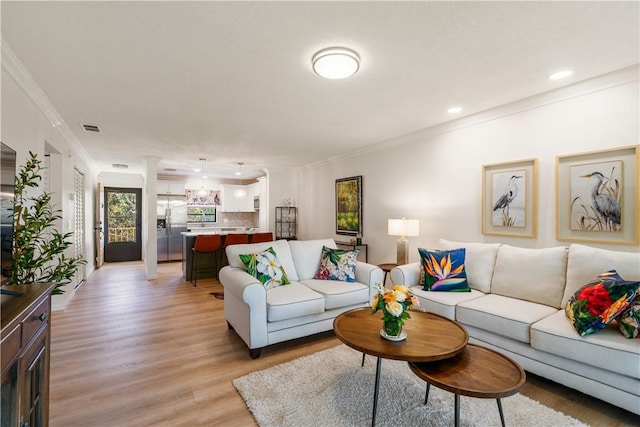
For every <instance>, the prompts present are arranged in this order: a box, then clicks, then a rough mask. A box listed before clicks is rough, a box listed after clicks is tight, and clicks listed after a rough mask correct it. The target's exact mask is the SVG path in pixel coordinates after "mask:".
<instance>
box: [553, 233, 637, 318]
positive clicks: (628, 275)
mask: <svg viewBox="0 0 640 427" xmlns="http://www.w3.org/2000/svg"><path fill="white" fill-rule="evenodd" d="M609 270H616V271H617V272H618V274H619V275H620V276H622V277H624V278H625V279H626V280H640V253H638V252H622V251H609V250H605V249H599V248H592V247H590V246H584V245H578V244H573V245H571V246H569V257H568V259H567V286H566V288H565V290H564V295H563V297H562V304H563V305H562V306H563V307H564V304H566V302H567V301H568V300H569V298H570V297H571V296H572V295H573V294H574V293H575V291H577V290H578V288H580V287H581V286H582V285H584V284H585V283H586V282H587V281H589V280H591V279H592V278H594V277H596V276H597V275H598V274H600V273H602V272H603V271H609Z"/></svg>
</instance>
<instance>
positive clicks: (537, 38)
mask: <svg viewBox="0 0 640 427" xmlns="http://www.w3.org/2000/svg"><path fill="white" fill-rule="evenodd" d="M639 5H640V4H639V3H638V2H636V1H629V2H608V1H603V2H324V1H319V2H206V1H204V2H203V1H199V2H184V1H175V2H147V1H145V2H115V1H113V2H89V1H82V2H53V1H49V2H11V1H2V2H1V18H2V27H1V28H2V37H3V39H4V41H5V43H6V44H8V46H9V47H10V49H11V51H13V53H14V54H15V56H16V57H17V58H18V60H19V61H20V62H21V63H22V64H23V65H24V67H25V68H26V69H27V70H28V72H29V73H30V74H31V77H32V78H33V80H35V82H36V83H37V85H38V86H39V87H40V88H41V89H42V91H43V92H44V93H45V94H46V96H47V97H48V99H49V100H50V102H51V103H52V104H53V106H54V107H55V109H56V110H57V112H58V114H59V115H60V116H61V117H62V119H63V120H64V123H65V124H66V126H68V128H69V130H70V131H71V132H72V133H73V134H74V136H75V138H77V140H78V141H79V142H80V144H81V146H82V147H83V148H84V150H86V153H88V156H89V158H90V159H91V160H92V164H93V166H94V167H95V168H97V169H98V170H104V171H111V170H114V169H113V167H112V166H111V165H112V164H114V163H119V164H126V165H128V167H129V169H128V171H130V172H139V171H142V170H143V169H142V165H143V160H144V159H145V158H149V157H151V158H157V159H159V164H158V172H159V173H162V174H178V175H193V176H196V175H198V176H199V175H200V174H195V173H194V172H193V169H194V168H197V167H199V166H200V164H201V162H200V161H199V160H198V159H200V158H206V162H205V173H207V174H208V175H210V176H214V177H219V178H228V177H232V178H237V176H235V175H234V172H235V171H236V170H238V169H239V166H238V163H239V162H242V163H244V165H243V166H242V172H243V176H242V177H243V178H251V177H254V176H257V175H263V174H264V173H263V172H262V171H263V170H264V169H265V168H279V167H291V166H301V165H308V164H314V163H317V162H322V161H326V160H327V159H331V158H335V157H339V156H342V155H346V154H349V153H353V152H356V151H361V150H366V148H367V147H368V146H370V145H373V144H378V143H382V142H384V141H387V140H389V139H392V138H395V137H398V136H401V135H404V134H407V133H411V132H415V131H418V130H421V129H425V128H428V127H430V126H434V125H437V124H440V123H443V122H446V121H450V120H454V119H456V118H460V117H462V116H465V115H470V114H474V113H477V112H480V111H483V110H486V109H489V108H491V107H495V106H498V105H502V104H505V103H508V102H511V101H514V100H518V99H521V98H525V97H528V96H531V95H535V94H538V93H542V92H546V91H549V90H552V89H554V88H557V87H559V86H562V85H568V84H572V83H575V82H578V81H581V80H585V79H588V78H591V77H594V76H598V75H601V74H605V73H608V72H611V71H614V70H617V69H620V68H624V67H627V66H630V65H634V64H637V63H638V62H640V61H639V51H640V48H639V38H640V37H639V28H640V24H639ZM330 46H346V47H349V48H351V49H353V50H355V51H357V52H358V54H359V55H360V57H361V66H360V70H359V72H358V73H357V74H356V75H355V76H354V77H351V78H349V79H344V80H326V79H323V78H321V77H319V76H317V75H315V74H314V73H313V71H312V70H311V57H312V56H313V54H314V53H315V52H316V51H318V50H320V49H322V48H326V47H330ZM564 68H571V69H573V70H575V73H574V74H573V75H572V76H571V77H570V78H568V79H566V80H562V81H556V82H552V81H549V80H547V79H546V76H547V75H549V74H550V73H551V72H554V71H557V70H560V69H564ZM452 105H459V106H462V107H463V108H464V110H463V112H462V113H459V114H457V115H451V114H448V113H447V112H446V110H447V108H449V107H450V106H452ZM82 124H91V125H97V126H98V127H99V129H100V132H99V133H95V132H86V131H84V130H83V129H82V126H81V125H82Z"/></svg>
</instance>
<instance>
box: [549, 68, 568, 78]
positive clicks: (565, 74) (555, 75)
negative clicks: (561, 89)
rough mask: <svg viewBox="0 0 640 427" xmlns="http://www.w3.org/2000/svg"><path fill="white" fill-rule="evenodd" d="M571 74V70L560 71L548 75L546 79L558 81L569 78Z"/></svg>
mask: <svg viewBox="0 0 640 427" xmlns="http://www.w3.org/2000/svg"><path fill="white" fill-rule="evenodd" d="M571 74H573V70H562V71H558V72H555V73H553V74H549V75H548V76H547V78H548V79H549V80H560V79H564V78H566V77H569V76H570V75H571Z"/></svg>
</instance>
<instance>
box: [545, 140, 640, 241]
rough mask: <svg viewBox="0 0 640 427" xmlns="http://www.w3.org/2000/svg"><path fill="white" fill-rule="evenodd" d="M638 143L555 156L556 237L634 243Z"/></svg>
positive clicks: (639, 183) (637, 234) (638, 237)
mask: <svg viewBox="0 0 640 427" xmlns="http://www.w3.org/2000/svg"><path fill="white" fill-rule="evenodd" d="M638 147H640V145H632V146H626V147H619V148H613V149H606V150H598V151H588V152H584V153H577V154H569V155H562V156H557V157H556V239H557V240H566V241H573V242H590V243H612V244H626V245H633V244H638V242H639V241H640V226H639V224H638V220H639V218H638V211H639V210H640V197H639V196H638V188H640V177H639V173H638V164H639V163H640V161H639V159H640V157H639V154H640V152H639V150H638Z"/></svg>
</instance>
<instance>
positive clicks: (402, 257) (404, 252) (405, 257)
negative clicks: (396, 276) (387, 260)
mask: <svg viewBox="0 0 640 427" xmlns="http://www.w3.org/2000/svg"><path fill="white" fill-rule="evenodd" d="M396 263H397V264H398V265H405V264H409V241H408V240H407V239H405V238H402V239H398V252H397V261H396Z"/></svg>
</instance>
